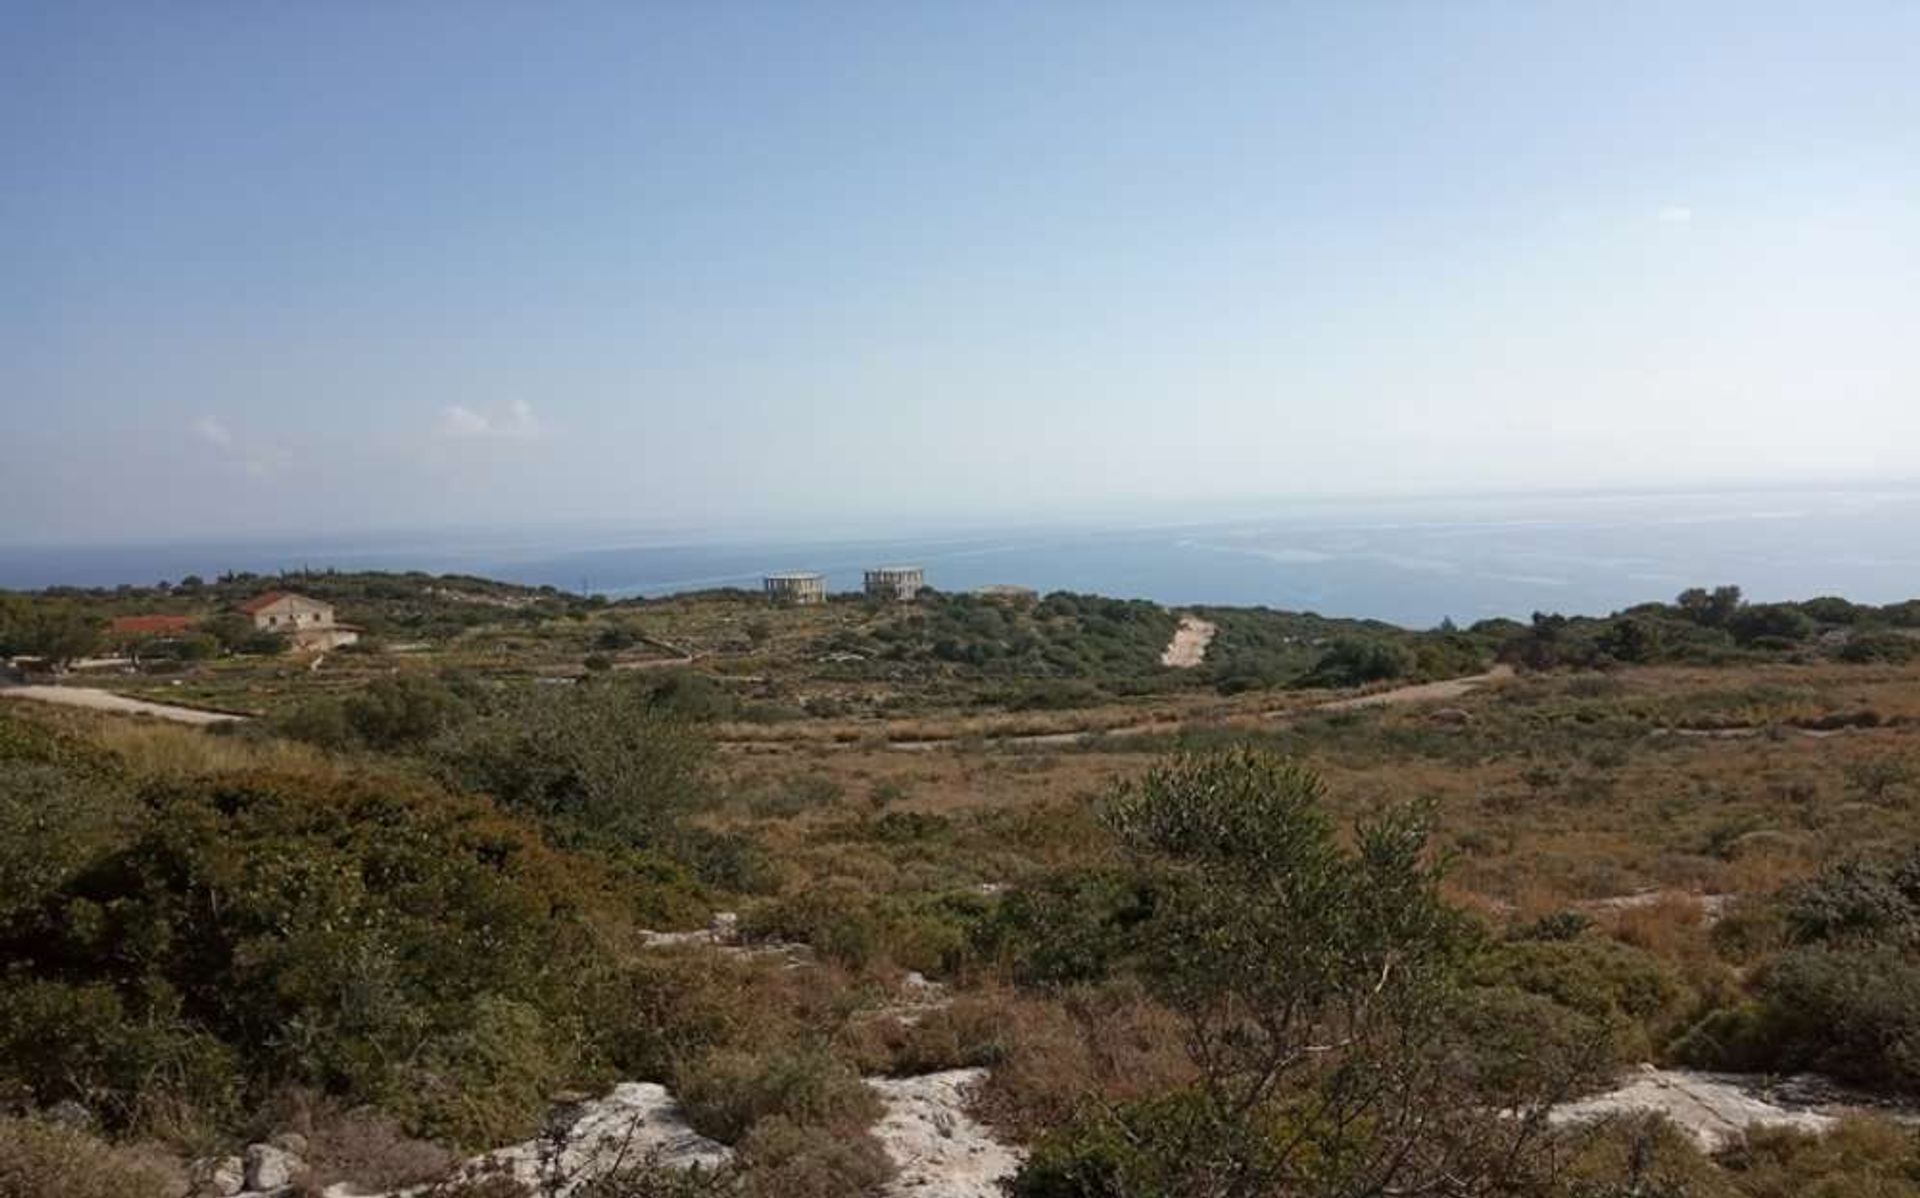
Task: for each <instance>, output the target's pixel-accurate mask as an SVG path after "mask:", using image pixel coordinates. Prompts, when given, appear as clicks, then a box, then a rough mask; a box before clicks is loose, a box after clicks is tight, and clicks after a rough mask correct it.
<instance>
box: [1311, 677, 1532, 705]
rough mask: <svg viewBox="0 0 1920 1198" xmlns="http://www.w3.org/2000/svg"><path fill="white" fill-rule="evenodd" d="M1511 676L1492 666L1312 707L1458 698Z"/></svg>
mask: <svg viewBox="0 0 1920 1198" xmlns="http://www.w3.org/2000/svg"><path fill="white" fill-rule="evenodd" d="M1511 677H1513V667H1512V666H1495V667H1493V668H1492V669H1491V670H1488V671H1487V672H1486V673H1484V674H1470V675H1468V676H1467V677H1465V678H1447V679H1443V680H1441V681H1439V682H1422V683H1420V684H1418V685H1416V686H1397V687H1395V688H1393V689H1392V690H1390V691H1375V692H1374V693H1373V694H1371V695H1355V696H1354V697H1353V698H1351V699H1334V700H1332V701H1331V702H1327V703H1319V704H1316V705H1315V706H1314V710H1315V711H1347V710H1350V709H1352V708H1355V707H1387V706H1391V705H1394V704H1397V703H1431V702H1434V701H1436V700H1440V699H1458V698H1460V697H1462V696H1463V695H1465V694H1467V693H1468V692H1469V691H1475V690H1479V689H1480V688H1481V687H1483V686H1485V685H1486V684H1487V683H1489V682H1499V681H1500V680H1502V679H1504V678H1511Z"/></svg>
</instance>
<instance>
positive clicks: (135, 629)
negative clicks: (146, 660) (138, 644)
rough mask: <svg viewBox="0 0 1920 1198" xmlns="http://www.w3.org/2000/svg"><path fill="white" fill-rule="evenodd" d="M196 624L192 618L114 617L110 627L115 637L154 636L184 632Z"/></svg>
mask: <svg viewBox="0 0 1920 1198" xmlns="http://www.w3.org/2000/svg"><path fill="white" fill-rule="evenodd" d="M197 623H199V621H197V620H195V619H194V618H193V617H192V616H115V617H114V618H113V623H112V625H111V626H110V627H111V628H112V631H113V634H114V635H115V636H156V635H165V634H169V633H176V632H185V631H187V630H188V629H190V628H192V627H193V626H194V625H195V624H197Z"/></svg>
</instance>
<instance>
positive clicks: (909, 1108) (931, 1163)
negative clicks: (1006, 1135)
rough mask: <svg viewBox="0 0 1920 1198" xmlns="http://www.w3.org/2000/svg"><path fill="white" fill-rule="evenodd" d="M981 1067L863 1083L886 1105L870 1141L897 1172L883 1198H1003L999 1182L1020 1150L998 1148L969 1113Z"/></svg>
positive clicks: (982, 1072)
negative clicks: (872, 1089)
mask: <svg viewBox="0 0 1920 1198" xmlns="http://www.w3.org/2000/svg"><path fill="white" fill-rule="evenodd" d="M986 1076H987V1071H986V1070H984V1069H951V1070H948V1071H946V1072H944V1073H929V1074H926V1075H924V1076H922V1077H897V1078H896V1077H881V1078H869V1079H868V1080H867V1084H868V1085H870V1086H872V1087H873V1088H874V1090H875V1091H877V1092H878V1093H879V1095H880V1099H881V1101H882V1102H884V1103H886V1114H885V1115H884V1116H882V1117H881V1119H880V1122H879V1123H878V1124H876V1125H875V1126H874V1129H873V1136H874V1139H876V1140H878V1141H879V1142H880V1145H881V1147H882V1148H884V1149H886V1153H887V1157H888V1159H889V1160H891V1161H892V1162H893V1165H894V1168H895V1169H896V1170H897V1173H896V1174H895V1176H894V1178H893V1180H892V1181H890V1182H888V1183H887V1186H886V1188H885V1189H884V1190H882V1191H881V1193H882V1194H884V1195H885V1196H886V1198H1001V1195H1002V1193H1003V1191H1002V1190H1001V1188H1000V1183H1001V1182H1002V1181H1003V1180H1005V1179H1007V1178H1009V1177H1012V1176H1013V1175H1014V1174H1015V1173H1016V1172H1018V1171H1019V1169H1020V1164H1021V1162H1022V1160H1023V1159H1024V1156H1023V1154H1022V1153H1021V1152H1020V1150H1019V1149H1017V1148H1013V1147H1010V1146H1008V1145H1006V1144H1002V1143H1000V1142H999V1141H998V1140H996V1139H994V1138H993V1136H992V1134H991V1133H990V1132H989V1131H988V1130H987V1129H986V1128H985V1127H984V1126H982V1125H981V1124H980V1123H979V1122H978V1121H976V1120H975V1119H974V1118H973V1117H972V1116H971V1115H969V1114H967V1106H968V1104H969V1102H970V1100H971V1099H972V1096H973V1093H974V1091H975V1090H976V1089H977V1088H978V1087H979V1085H980V1083H981V1082H982V1081H984V1080H985V1079H986Z"/></svg>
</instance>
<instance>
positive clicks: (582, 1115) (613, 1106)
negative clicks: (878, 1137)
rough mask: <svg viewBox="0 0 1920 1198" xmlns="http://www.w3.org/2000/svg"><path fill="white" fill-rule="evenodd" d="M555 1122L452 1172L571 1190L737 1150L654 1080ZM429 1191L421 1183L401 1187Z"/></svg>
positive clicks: (339, 1189)
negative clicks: (695, 1124) (690, 1117)
mask: <svg viewBox="0 0 1920 1198" xmlns="http://www.w3.org/2000/svg"><path fill="white" fill-rule="evenodd" d="M552 1123H553V1127H554V1132H553V1134H552V1135H550V1136H547V1137H544V1138H541V1139H535V1140H528V1141H526V1142H525V1143H522V1144H514V1145H512V1146H510V1147H507V1148H496V1149H495V1150H493V1151H492V1152H488V1153H485V1154H483V1155H481V1156H477V1157H474V1158H473V1159H472V1160H470V1161H468V1162H466V1163H465V1164H463V1165H461V1166H460V1168H459V1169H457V1170H456V1171H455V1176H456V1177H457V1178H464V1179H470V1180H471V1179H479V1178H484V1177H510V1178H512V1179H513V1180H515V1181H518V1182H519V1183H520V1184H522V1185H524V1186H527V1187H528V1188H529V1189H531V1190H532V1191H534V1192H535V1193H539V1194H543V1195H544V1194H553V1195H557V1196H558V1198H566V1196H567V1195H569V1194H572V1193H573V1192H574V1191H576V1190H578V1189H580V1188H581V1187H582V1186H584V1185H586V1184H587V1183H588V1182H590V1181H592V1180H594V1179H595V1178H597V1177H600V1176H603V1175H604V1174H607V1173H612V1172H616V1171H618V1170H621V1169H633V1168H639V1167H640V1166H642V1165H647V1166H653V1167H658V1168H663V1169H692V1168H694V1167H696V1166H697V1167H700V1168H707V1169H712V1168H717V1167H719V1166H720V1165H724V1164H726V1163H727V1161H728V1160H730V1159H731V1158H732V1156H733V1150H732V1149H730V1148H728V1147H727V1146H726V1145H725V1144H721V1143H719V1142H718V1141H715V1140H709V1139H707V1138H706V1137H705V1136H703V1135H701V1134H700V1133H699V1132H696V1131H694V1130H693V1128H692V1127H690V1126H689V1125H688V1124H687V1120H686V1117H685V1116H684V1115H683V1114H682V1113H681V1111H680V1104H679V1103H677V1102H675V1101H674V1099H673V1095H672V1094H670V1093H668V1092H667V1089H666V1087H665V1086H660V1085H655V1084H654V1083H652V1082H623V1083H621V1084H620V1085H617V1086H615V1087H614V1088H613V1089H612V1090H611V1091H610V1092H609V1093H608V1094H607V1095H606V1096H605V1097H603V1098H596V1099H592V1100H589V1101H587V1102H582V1103H579V1104H577V1105H574V1106H570V1107H564V1108H562V1109H560V1110H558V1111H556V1112H555V1113H554V1116H553V1119H552ZM424 1192H425V1190H424V1188H423V1189H414V1190H405V1191H401V1192H400V1193H401V1195H411V1194H418V1193H424ZM326 1194H327V1198H361V1191H359V1190H355V1189H353V1188H352V1187H351V1186H348V1185H335V1186H329V1187H327V1191H326ZM382 1198H400V1196H399V1195H391V1196H382Z"/></svg>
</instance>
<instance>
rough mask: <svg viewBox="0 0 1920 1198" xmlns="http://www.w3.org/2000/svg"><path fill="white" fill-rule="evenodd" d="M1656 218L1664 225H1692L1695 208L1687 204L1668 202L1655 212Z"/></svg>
mask: <svg viewBox="0 0 1920 1198" xmlns="http://www.w3.org/2000/svg"><path fill="white" fill-rule="evenodd" d="M1654 219H1655V220H1657V221H1659V222H1660V223H1661V224H1663V225H1690V224H1692V223H1693V209H1691V208H1689V207H1687V206H1686V205H1685V204H1668V205H1667V206H1666V207H1665V208H1662V209H1661V210H1660V211H1659V212H1658V213H1656V214H1655V216H1654Z"/></svg>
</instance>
